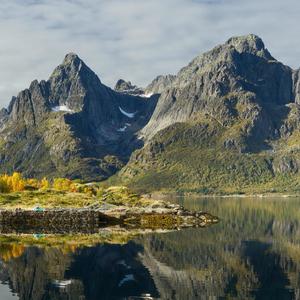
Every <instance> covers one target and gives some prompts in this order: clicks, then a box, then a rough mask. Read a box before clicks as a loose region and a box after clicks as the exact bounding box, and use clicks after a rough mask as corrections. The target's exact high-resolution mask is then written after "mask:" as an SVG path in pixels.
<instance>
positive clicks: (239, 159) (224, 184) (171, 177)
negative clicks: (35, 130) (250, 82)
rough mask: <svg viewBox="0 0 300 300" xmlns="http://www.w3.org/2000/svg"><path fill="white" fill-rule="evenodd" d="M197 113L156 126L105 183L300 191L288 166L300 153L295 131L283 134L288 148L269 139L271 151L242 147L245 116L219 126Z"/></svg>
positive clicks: (210, 190)
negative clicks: (148, 139) (159, 128)
mask: <svg viewBox="0 0 300 300" xmlns="http://www.w3.org/2000/svg"><path fill="white" fill-rule="evenodd" d="M199 118H200V117H199ZM199 118H198V119H196V120H194V121H193V122H189V123H178V124H175V125H172V126H170V127H168V128H167V129H165V130H163V131H161V132H159V133H158V134H157V135H156V136H155V137H154V138H153V140H152V141H151V142H150V143H149V144H147V145H146V146H145V147H144V148H143V149H142V150H137V151H136V152H135V153H134V155H133V157H132V158H131V160H130V162H129V164H128V166H126V167H125V168H124V169H123V170H122V171H120V172H119V173H118V174H117V175H115V176H113V177H112V178H110V179H109V180H108V181H107V184H118V185H119V184H122V185H126V186H128V187H129V188H130V189H133V190H135V191H138V192H151V191H177V192H196V193H201V194H241V193H246V194H249V193H250V194H254V193H286V192H295V193H298V192H299V191H300V175H299V173H298V172H296V170H295V169H293V160H296V159H297V155H299V153H300V148H299V147H298V146H297V145H299V142H300V139H299V134H297V133H296V132H295V133H294V134H293V135H292V136H290V137H288V138H286V140H285V142H284V144H285V145H291V147H290V148H286V147H284V146H283V145H281V144H280V143H279V142H277V144H276V143H275V142H272V143H273V144H272V147H273V149H277V150H276V151H268V150H264V151H260V152H259V153H256V152H255V151H248V152H245V149H246V148H247V147H249V146H248V145H247V143H245V141H244V140H245V139H244V138H243V136H244V135H245V131H246V129H245V128H247V126H248V125H247V124H248V123H247V122H246V121H240V122H236V123H234V124H233V125H231V124H229V125H228V126H221V125H220V124H219V123H218V122H216V121H215V120H212V119H208V117H207V116H205V117H203V118H202V119H201V118H200V119H201V120H199ZM280 142H282V140H280ZM270 145H271V144H270ZM265 147H267V145H266V146H265ZM270 147H271V146H270ZM295 147H297V149H298V148H299V149H298V150H296V149H295ZM252 148H255V145H253V146H252ZM291 161H292V162H291Z"/></svg>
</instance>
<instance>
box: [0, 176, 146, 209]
mask: <svg viewBox="0 0 300 300" xmlns="http://www.w3.org/2000/svg"><path fill="white" fill-rule="evenodd" d="M0 192H1V193H0V206H1V207H2V208H13V207H20V208H32V207H35V206H42V207H45V208H59V207H74V208H76V207H77V208H80V207H86V206H89V205H92V204H96V203H99V204H101V203H109V204H114V205H126V206H139V205H144V204H147V201H144V202H141V198H140V197H139V195H137V194H134V193H132V192H131V191H130V190H129V189H128V188H127V187H123V186H112V187H108V188H105V187H103V186H100V184H98V183H90V184H83V183H80V182H78V181H72V180H69V179H66V178H55V179H53V180H52V181H48V180H47V179H46V178H43V179H41V180H37V179H32V178H31V179H26V178H24V177H23V176H22V175H21V174H20V173H17V172H15V173H13V175H11V176H9V175H6V174H5V175H0Z"/></svg>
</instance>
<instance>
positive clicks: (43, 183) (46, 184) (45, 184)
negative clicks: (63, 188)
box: [39, 177, 50, 190]
mask: <svg viewBox="0 0 300 300" xmlns="http://www.w3.org/2000/svg"><path fill="white" fill-rule="evenodd" d="M39 188H40V189H42V190H47V189H49V188H50V183H49V181H48V180H47V178H46V177H44V178H43V179H42V180H41V181H40V184H39Z"/></svg>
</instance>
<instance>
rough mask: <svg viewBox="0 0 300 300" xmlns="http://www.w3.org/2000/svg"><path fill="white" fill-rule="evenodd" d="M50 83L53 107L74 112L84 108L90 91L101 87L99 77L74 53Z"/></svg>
mask: <svg viewBox="0 0 300 300" xmlns="http://www.w3.org/2000/svg"><path fill="white" fill-rule="evenodd" d="M48 82H49V84H50V90H51V98H50V99H49V101H50V104H51V106H67V107H68V108H69V109H71V110H74V111H80V110H81V109H82V108H83V104H84V99H85V96H86V93H87V91H88V90H91V89H98V88H99V86H100V85H101V82H100V79H99V78H98V76H97V75H96V74H95V73H94V72H93V71H92V70H91V69H90V68H89V67H88V66H87V65H86V64H85V63H84V62H83V61H82V60H81V59H80V58H79V56H78V55H77V54H74V53H69V54H67V55H66V56H65V58H64V60H63V62H62V64H60V65H59V66H58V67H56V68H55V70H54V72H53V73H52V75H51V76H50V78H49V80H48Z"/></svg>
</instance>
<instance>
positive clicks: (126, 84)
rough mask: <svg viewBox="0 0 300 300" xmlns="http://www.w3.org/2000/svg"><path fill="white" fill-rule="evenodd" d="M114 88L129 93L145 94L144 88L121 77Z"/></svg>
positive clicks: (119, 91) (135, 94)
mask: <svg viewBox="0 0 300 300" xmlns="http://www.w3.org/2000/svg"><path fill="white" fill-rule="evenodd" d="M114 90H115V91H116V92H118V93H124V94H128V95H134V96H141V95H143V94H144V91H143V89H141V88H139V87H138V86H136V85H133V84H132V83H131V82H130V81H125V80H124V79H119V80H118V81H117V83H116V85H115V88H114Z"/></svg>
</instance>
